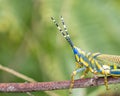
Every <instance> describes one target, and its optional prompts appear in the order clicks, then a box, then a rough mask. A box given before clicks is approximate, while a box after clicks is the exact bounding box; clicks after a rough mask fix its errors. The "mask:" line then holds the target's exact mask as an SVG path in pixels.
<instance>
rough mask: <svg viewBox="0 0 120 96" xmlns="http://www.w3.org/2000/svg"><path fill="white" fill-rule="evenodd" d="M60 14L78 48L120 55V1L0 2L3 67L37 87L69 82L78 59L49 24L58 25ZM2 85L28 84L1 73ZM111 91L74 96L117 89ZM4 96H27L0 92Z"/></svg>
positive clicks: (37, 95) (40, 95)
mask: <svg viewBox="0 0 120 96" xmlns="http://www.w3.org/2000/svg"><path fill="white" fill-rule="evenodd" d="M61 15H62V16H63V17H64V20H65V23H66V25H67V28H68V31H69V34H70V36H71V39H72V41H73V42H74V44H75V45H76V46H78V47H80V48H82V49H84V50H86V51H91V52H101V53H107V54H116V55H120V1H119V0H0V64H2V65H3V66H6V67H8V68H12V69H14V70H16V71H18V72H20V73H22V74H25V75H27V76H29V77H31V78H33V79H35V80H36V81H39V82H46V81H62V80H70V76H71V73H72V71H73V70H74V67H75V60H74V56H73V53H72V50H71V48H70V46H69V45H68V43H67V42H66V41H65V39H64V38H63V36H62V35H61V34H60V33H59V32H58V30H57V28H56V26H55V25H54V24H53V22H52V21H51V19H50V17H51V16H54V17H55V18H56V20H57V21H58V22H59V23H60V16H61ZM79 76H80V74H78V75H77V76H76V78H78V77H79ZM0 82H26V81H25V80H22V79H20V78H17V77H15V76H14V75H11V74H9V73H7V72H4V71H2V70H0ZM110 88H111V90H110V91H106V90H105V86H103V87H101V86H100V87H95V88H80V89H74V90H73V94H72V95H73V96H105V95H104V93H106V94H107V93H109V92H111V94H113V93H112V92H117V91H118V88H119V85H118V84H116V85H115V86H110ZM53 92H55V93H56V96H68V90H58V91H53ZM32 94H33V95H34V96H49V95H50V94H46V92H33V93H32ZM102 94H103V95H102ZM0 96H28V94H25V93H0ZM51 96H52V95H51ZM109 96H110V95H109ZM111 96H113V95H111Z"/></svg>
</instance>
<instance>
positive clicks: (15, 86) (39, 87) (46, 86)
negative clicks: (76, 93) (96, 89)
mask: <svg viewBox="0 0 120 96" xmlns="http://www.w3.org/2000/svg"><path fill="white" fill-rule="evenodd" d="M108 83H109V84H113V83H114V84H115V83H120V78H113V77H111V76H109V77H108ZM103 84H104V77H99V78H98V79H95V78H86V79H78V80H75V83H74V88H86V87H93V86H99V85H103ZM69 86H70V81H58V82H34V83H1V84H0V92H33V91H48V90H49V91H50V90H61V89H69Z"/></svg>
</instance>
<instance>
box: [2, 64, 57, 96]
mask: <svg viewBox="0 0 120 96" xmlns="http://www.w3.org/2000/svg"><path fill="white" fill-rule="evenodd" d="M0 70H3V71H6V72H8V73H10V74H12V75H14V76H16V77H18V78H21V79H23V80H26V81H28V82H31V83H33V82H37V81H35V80H34V79H32V78H30V77H28V76H26V75H23V74H21V73H19V72H17V71H15V70H13V69H10V68H7V67H5V66H2V65H1V64H0ZM1 84H3V85H4V84H5V83H1ZM1 84H0V85H1ZM6 84H10V83H6ZM6 84H5V85H4V86H6V87H7V85H6ZM16 84H18V83H16ZM7 88H8V89H9V88H10V87H9V86H8V87H7ZM10 89H11V88H10ZM1 90H3V89H2V86H1V87H0V92H5V91H1ZM6 92H7V91H6ZM44 92H45V93H46V94H48V95H49V96H59V95H57V94H56V93H54V92H50V91H44ZM27 94H28V95H29V96H30V94H31V93H29V92H27ZM31 95H32V94H31ZM33 96H34V95H33Z"/></svg>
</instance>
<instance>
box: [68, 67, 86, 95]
mask: <svg viewBox="0 0 120 96" xmlns="http://www.w3.org/2000/svg"><path fill="white" fill-rule="evenodd" d="M85 69H86V68H85V67H83V68H79V69H77V70H75V71H73V73H72V75H71V83H70V89H69V93H70V94H71V93H72V88H73V86H74V77H75V75H76V74H77V73H79V72H82V71H84V70H85Z"/></svg>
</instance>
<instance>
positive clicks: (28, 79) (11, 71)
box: [0, 65, 36, 82]
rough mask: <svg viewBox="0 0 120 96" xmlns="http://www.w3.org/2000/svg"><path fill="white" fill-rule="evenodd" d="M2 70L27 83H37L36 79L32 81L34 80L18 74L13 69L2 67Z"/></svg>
mask: <svg viewBox="0 0 120 96" xmlns="http://www.w3.org/2000/svg"><path fill="white" fill-rule="evenodd" d="M0 70H3V71H6V72H8V73H11V74H13V75H15V76H16V77H18V78H21V79H23V80H26V81H29V82H36V81H35V80H34V79H32V78H30V77H28V76H25V75H23V74H21V73H19V72H16V71H14V70H13V69H10V68H7V67H5V66H2V65H0Z"/></svg>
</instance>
